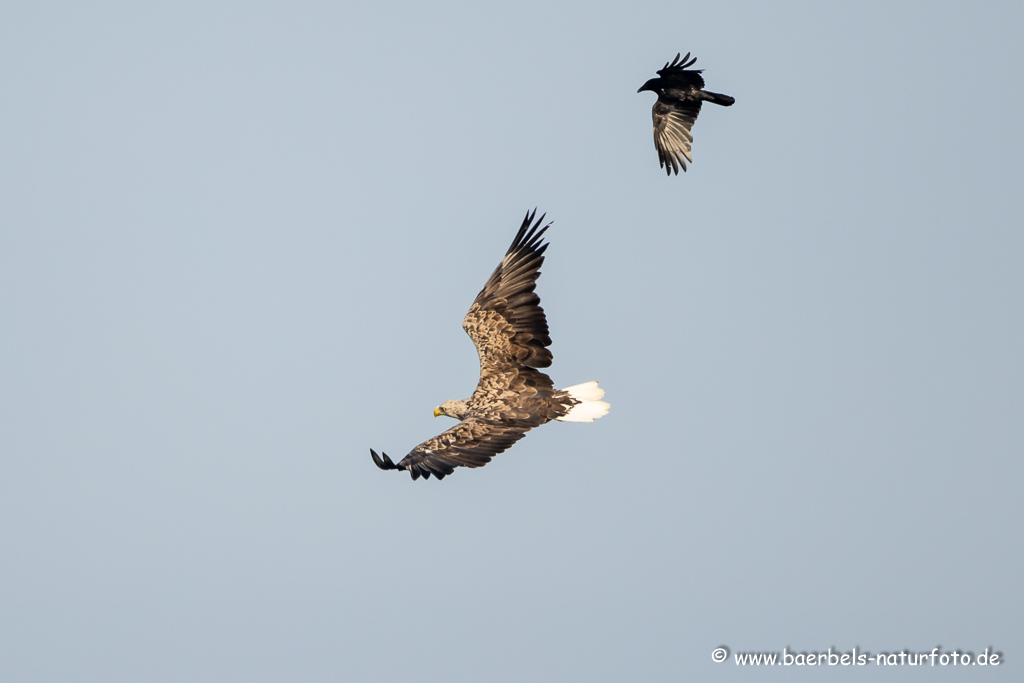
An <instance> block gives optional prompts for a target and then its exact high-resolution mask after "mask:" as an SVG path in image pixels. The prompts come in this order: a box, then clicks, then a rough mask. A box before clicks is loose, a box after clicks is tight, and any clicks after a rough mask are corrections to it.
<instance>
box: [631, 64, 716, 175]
mask: <svg viewBox="0 0 1024 683" xmlns="http://www.w3.org/2000/svg"><path fill="white" fill-rule="evenodd" d="M696 62H697V58H696V57H694V58H693V59H690V53H689V52H687V53H686V56H685V57H683V58H682V59H680V58H679V54H678V53H677V54H676V58H675V59H674V60H672V63H671V64H669V63H668V62H666V63H665V67H664V68H663V69H661V70H659V71H658V78H652V79H651V80H649V81H647V82H646V83H644V84H643V85H642V86H640V89H639V90H637V92H643V91H644V90H651V91H653V92H655V93H657V94H658V101H657V102H655V103H654V109H652V110H651V115H652V116H653V117H654V146H655V147H656V148H657V149H658V161H660V162H661V166H662V168H664V169H665V173H667V174H668V175H672V173H673V172H674V173H675V174H676V175H678V174H679V167H680V166H682V167H683V170H684V171H685V170H686V162H687V161H689V162H690V163H691V164H692V163H693V157H691V156H690V145H691V144H692V143H693V134H692V133H691V132H690V129H691V128H693V124H694V123H696V122H697V114H699V113H700V105H701V103H702V102H705V101H707V102H713V103H715V104H720V105H721V106H723V107H731V106H732V103H733V102H735V101H736V99H735V98H734V97H729V96H728V95H720V94H718V93H716V92H709V91H707V90H703V89H702V88H703V87H704V77H703V76H701V75H700V74H701V71H702V69H689V68H688V67H691V66H693V65H694V64H695V63H696Z"/></svg>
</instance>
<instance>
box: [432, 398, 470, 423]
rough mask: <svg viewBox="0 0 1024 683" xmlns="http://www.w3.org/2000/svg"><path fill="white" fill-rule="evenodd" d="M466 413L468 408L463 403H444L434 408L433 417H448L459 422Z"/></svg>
mask: <svg viewBox="0 0 1024 683" xmlns="http://www.w3.org/2000/svg"><path fill="white" fill-rule="evenodd" d="M468 412H469V406H467V405H466V402H465V401H445V402H444V403H442V404H441V405H439V406H438V407H436V408H434V417H438V416H439V415H447V416H448V417H454V418H455V419H456V420H461V419H463V418H465V417H466V413H468Z"/></svg>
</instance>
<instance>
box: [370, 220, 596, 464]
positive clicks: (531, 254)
mask: <svg viewBox="0 0 1024 683" xmlns="http://www.w3.org/2000/svg"><path fill="white" fill-rule="evenodd" d="M536 213H537V211H536V210H534V211H533V213H527V214H526V218H525V219H524V220H523V224H522V226H521V227H520V228H519V232H518V233H516V238H515V239H514V240H512V246H510V247H509V248H508V251H507V252H506V253H505V258H503V259H502V260H501V263H499V264H498V267H497V268H495V269H494V272H493V273H491V277H489V278H488V279H487V283H486V284H485V285H484V288H483V289H482V290H480V293H479V294H477V296H476V299H475V300H474V301H473V305H472V306H470V307H469V313H467V314H466V317H465V318H463V320H462V327H463V329H465V330H466V334H468V335H469V338H470V339H472V340H473V344H475V345H476V350H477V353H478V354H479V355H480V382H479V384H477V387H476V391H474V392H473V395H472V396H470V397H469V398H468V399H466V400H465V401H445V402H444V403H442V404H441V405H440V406H438V407H437V408H435V409H434V417H437V416H439V415H447V416H449V417H454V418H455V419H456V420H460V422H459V424H457V425H455V426H454V427H452V428H451V429H449V430H448V431H446V432H444V433H443V434H441V435H440V436H435V437H434V438H433V439H430V440H429V441H424V442H423V443H421V444H420V445H419V446H417V447H416V448H414V449H412V451H411V452H410V453H409V455H407V456H405V457H404V458H402V460H401V461H400V462H399V463H398V464H395V463H394V462H392V461H391V458H389V457H388V456H387V454H385V453H382V454H381V455H379V456H378V455H377V453H376V452H375V451H374V450H373V449H370V455H371V456H372V457H373V461H374V462H375V463H376V464H377V467H379V468H381V469H382V470H408V471H409V473H410V474H411V475H412V478H413V479H418V478H420V477H423V478H425V479H429V478H430V476H431V475H433V476H435V477H437V478H438V479H443V478H444V477H446V476H447V475H449V474H451V473H452V472H453V471H455V468H456V467H483V466H484V465H486V464H487V463H488V462H490V461H491V458H493V457H494V456H495V455H497V454H498V453H501V452H502V451H504V450H505V449H507V448H508V447H509V446H511V445H512V444H514V443H515V442H516V441H518V440H519V439H521V438H523V436H525V435H526V432H528V431H530V430H531V429H533V428H534V427H539V426H540V425H542V424H544V423H545V422H550V421H551V420H561V421H563V422H593V421H594V420H595V419H597V418H599V417H601V416H602V415H604V414H606V413H607V412H608V408H609V406H608V404H607V403H605V402H604V401H602V400H600V399H601V398H602V397H603V396H604V390H602V389H601V388H600V387H598V385H597V382H586V383H585V384H578V385H576V386H572V387H568V388H566V389H561V390H559V389H555V388H554V385H553V384H552V382H551V378H550V377H548V376H547V375H545V374H544V373H543V372H541V371H540V370H539V369H538V368H546V367H549V366H550V365H551V351H549V350H548V346H549V345H550V344H551V337H550V336H548V323H547V319H546V318H545V316H544V309H542V308H541V307H540V297H538V296H537V294H536V293H535V292H534V289H535V288H536V286H537V277H538V276H539V275H540V266H541V264H542V263H544V251H545V250H546V249H547V248H548V245H547V243H546V242H542V241H541V237H542V236H543V235H544V232H545V231H546V230H547V229H548V227H550V224H548V225H545V226H544V227H543V228H542V227H540V226H541V223H542V222H543V221H544V216H541V217H540V218H538V219H537V220H536V222H535V221H534V220H533V219H534V216H535V215H536Z"/></svg>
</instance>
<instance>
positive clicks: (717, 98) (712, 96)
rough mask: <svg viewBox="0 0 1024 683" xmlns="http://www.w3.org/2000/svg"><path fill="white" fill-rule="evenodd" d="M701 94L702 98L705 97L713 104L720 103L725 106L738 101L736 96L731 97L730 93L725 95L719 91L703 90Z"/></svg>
mask: <svg viewBox="0 0 1024 683" xmlns="http://www.w3.org/2000/svg"><path fill="white" fill-rule="evenodd" d="M700 94H701V95H702V98H701V99H704V100H706V101H708V102H711V103H713V104H720V105H722V106H723V107H731V106H732V103H733V102H735V101H736V98H735V97H729V96H728V95H723V94H721V93H717V92H710V91H708V90H702V91H701V93H700Z"/></svg>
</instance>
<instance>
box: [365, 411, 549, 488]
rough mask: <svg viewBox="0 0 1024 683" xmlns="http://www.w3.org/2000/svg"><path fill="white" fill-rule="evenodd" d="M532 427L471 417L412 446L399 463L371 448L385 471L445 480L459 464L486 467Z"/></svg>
mask: <svg viewBox="0 0 1024 683" xmlns="http://www.w3.org/2000/svg"><path fill="white" fill-rule="evenodd" d="M529 429H530V427H517V426H515V425H504V424H501V423H500V422H491V421H489V420H484V419H482V418H479V417H475V416H470V417H467V418H466V419H465V420H463V421H462V422H460V423H459V424H457V425H455V426H454V427H452V428H451V429H449V430H447V431H446V432H443V433H442V434H440V435H438V436H435V437H434V438H433V439H429V440H427V441H424V442H423V443H421V444H420V445H419V446H417V447H416V448H414V449H412V451H410V452H409V455H407V456H405V457H404V458H402V460H401V462H399V463H398V464H397V465H396V464H394V463H393V462H392V461H391V459H390V458H389V457H388V456H387V455H386V454H382V455H381V456H380V457H378V455H377V454H376V453H375V452H374V451H373V450H372V449H371V450H370V454H371V455H373V461H374V462H375V463H377V467H380V468H381V469H383V470H391V469H397V470H408V471H409V473H410V474H411V475H412V478H413V479H419V478H420V477H424V478H425V479H429V478H430V475H434V476H435V477H437V478H438V479H444V478H445V477H446V476H447V475H449V474H451V473H452V472H454V471H455V468H456V467H483V466H484V465H486V464H487V463H489V462H490V461H491V458H493V457H494V456H495V455H497V454H498V453H501V452H502V451H504V450H505V449H507V448H508V447H509V446H511V445H512V444H514V443H515V442H516V441H519V439H521V438H523V437H524V436H525V435H526V432H527V431H528V430H529Z"/></svg>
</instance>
